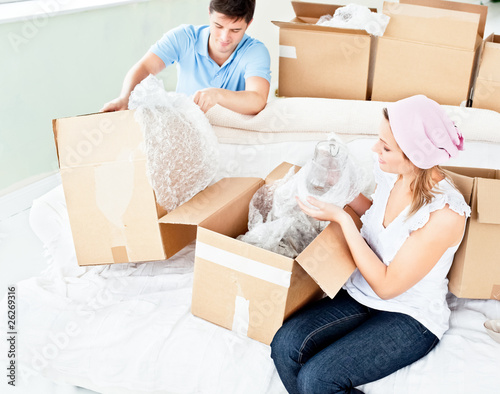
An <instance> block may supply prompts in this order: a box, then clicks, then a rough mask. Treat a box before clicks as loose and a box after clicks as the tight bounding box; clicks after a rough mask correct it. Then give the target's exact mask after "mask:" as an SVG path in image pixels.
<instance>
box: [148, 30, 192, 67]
mask: <svg viewBox="0 0 500 394" xmlns="http://www.w3.org/2000/svg"><path fill="white" fill-rule="evenodd" d="M191 28H192V26H190V25H180V26H179V27H176V28H175V29H172V30H170V31H168V32H167V33H165V34H164V35H163V37H162V38H160V39H159V40H158V41H157V42H156V43H155V44H154V45H153V46H152V47H151V48H150V49H149V51H150V52H152V53H154V54H155V55H156V56H158V57H159V58H160V59H161V60H163V63H165V66H169V65H171V64H173V63H174V62H179V61H180V60H181V58H182V55H183V54H185V53H188V48H189V47H190V46H192V45H193V35H192V34H191V33H192V32H191V31H190V29H191Z"/></svg>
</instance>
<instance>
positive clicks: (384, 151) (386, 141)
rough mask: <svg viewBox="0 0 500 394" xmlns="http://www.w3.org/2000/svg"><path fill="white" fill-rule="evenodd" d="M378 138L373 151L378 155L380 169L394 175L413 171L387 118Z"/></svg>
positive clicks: (383, 122)
mask: <svg viewBox="0 0 500 394" xmlns="http://www.w3.org/2000/svg"><path fill="white" fill-rule="evenodd" d="M378 137H379V138H378V141H377V142H376V143H375V145H373V147H372V151H374V152H375V153H376V154H377V155H378V162H379V165H380V169H381V170H382V171H384V172H389V173H392V174H403V173H405V172H407V171H411V170H412V164H411V162H410V161H409V160H408V159H406V158H405V156H404V154H403V151H402V150H401V149H400V148H399V145H398V144H397V142H396V139H395V138H394V135H393V134H392V130H391V126H390V124H389V121H388V120H387V119H385V118H384V119H382V122H381V123H380V127H379V133H378Z"/></svg>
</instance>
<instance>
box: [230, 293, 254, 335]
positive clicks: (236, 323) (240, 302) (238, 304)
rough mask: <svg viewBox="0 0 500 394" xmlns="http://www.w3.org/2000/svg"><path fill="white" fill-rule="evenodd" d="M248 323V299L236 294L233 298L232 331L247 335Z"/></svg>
mask: <svg viewBox="0 0 500 394" xmlns="http://www.w3.org/2000/svg"><path fill="white" fill-rule="evenodd" d="M249 323H250V300H247V299H246V298H245V297H241V296H236V298H235V300H234V317H233V327H232V328H231V329H232V330H233V331H234V332H236V333H238V334H240V335H244V336H248V325H249Z"/></svg>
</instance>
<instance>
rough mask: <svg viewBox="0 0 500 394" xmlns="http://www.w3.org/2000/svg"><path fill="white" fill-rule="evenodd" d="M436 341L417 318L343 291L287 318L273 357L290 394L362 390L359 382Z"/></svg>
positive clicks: (419, 355) (415, 356) (425, 350)
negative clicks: (376, 306)
mask: <svg viewBox="0 0 500 394" xmlns="http://www.w3.org/2000/svg"><path fill="white" fill-rule="evenodd" d="M438 341H439V340H438V339H437V337H436V336H435V335H434V334H433V333H432V332H430V331H429V330H427V329H426V328H425V327H424V326H423V325H422V324H420V323H419V322H418V321H417V320H415V319H414V318H412V317H410V316H408V315H405V314H402V313H395V312H385V311H379V310H376V309H371V308H368V307H366V306H364V305H362V304H360V303H359V302H357V301H355V300H354V299H353V298H351V296H349V294H348V293H347V292H346V291H345V290H340V292H339V293H338V294H337V295H336V296H335V298H333V299H330V298H323V299H322V300H320V301H318V302H316V303H314V304H311V305H310V306H307V307H306V308H304V309H302V310H300V311H299V312H298V313H297V314H295V315H294V316H292V317H291V318H290V319H289V320H287V321H286V322H285V324H284V325H283V326H282V327H281V328H280V329H279V330H278V332H277V333H276V335H275V336H274V339H273V342H272V343H271V357H272V358H273V360H274V364H275V365H276V369H277V370H278V374H279V376H280V378H281V380H282V382H283V384H284V385H285V387H286V389H287V390H288V392H289V393H290V394H298V393H300V394H315V393H317V394H328V393H361V391H359V390H357V389H355V387H356V386H359V385H362V384H365V383H369V382H373V381H375V380H378V379H381V378H383V377H384V376H387V375H390V374H391V373H393V372H395V371H397V370H398V369H400V368H403V367H405V366H407V365H409V364H411V363H413V362H415V361H417V360H418V359H420V358H422V357H423V356H425V355H426V354H427V353H429V352H430V351H431V350H432V348H433V347H434V346H436V344H437V343H438Z"/></svg>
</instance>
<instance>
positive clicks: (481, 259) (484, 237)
mask: <svg viewBox="0 0 500 394" xmlns="http://www.w3.org/2000/svg"><path fill="white" fill-rule="evenodd" d="M446 169H447V170H448V171H456V172H457V173H459V175H458V176H457V175H456V174H454V173H453V172H452V173H450V175H451V176H452V178H453V179H454V182H455V184H456V185H457V187H458V188H459V190H460V191H461V192H462V194H464V196H467V195H470V196H471V199H470V207H471V216H470V218H469V220H468V221H467V226H466V229H465V234H464V238H463V241H462V243H461V245H460V247H459V248H458V250H457V253H456V254H455V258H454V260H453V264H452V267H451V270H450V272H449V274H448V279H449V289H450V291H451V292H452V293H453V294H455V295H456V296H457V297H461V298H479V299H488V298H493V299H500V298H498V297H499V296H500V294H498V291H497V289H498V286H500V252H499V251H498V240H499V239H500V225H499V224H494V223H498V220H499V215H498V212H499V209H498V201H499V200H500V170H491V169H480V168H460V167H453V168H452V167H447V168H446ZM463 176H466V177H470V178H469V179H470V181H471V182H472V190H471V191H470V189H471V188H470V182H465V181H464V178H463ZM481 205H482V206H481ZM480 216H483V218H482V219H481V220H480ZM484 221H487V222H488V223H485V222H484Z"/></svg>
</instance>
